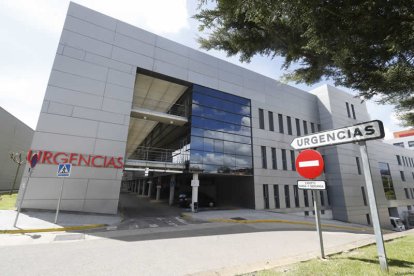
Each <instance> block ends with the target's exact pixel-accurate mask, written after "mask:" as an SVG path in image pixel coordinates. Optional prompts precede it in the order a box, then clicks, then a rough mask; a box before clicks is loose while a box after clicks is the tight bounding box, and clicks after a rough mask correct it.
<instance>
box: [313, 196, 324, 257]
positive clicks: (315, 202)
mask: <svg viewBox="0 0 414 276" xmlns="http://www.w3.org/2000/svg"><path fill="white" fill-rule="evenodd" d="M312 194H313V206H314V208H315V222H316V231H317V232H318V236H319V245H320V248H321V258H322V259H325V251H324V248H323V238H322V228H321V218H320V213H319V197H318V191H317V190H312Z"/></svg>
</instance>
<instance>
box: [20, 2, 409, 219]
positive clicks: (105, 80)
mask: <svg viewBox="0 0 414 276" xmlns="http://www.w3.org/2000/svg"><path fill="white" fill-rule="evenodd" d="M137 68H141V69H145V70H148V71H151V72H155V73H158V74H163V75H165V76H168V77H171V78H175V79H179V80H182V81H185V82H187V83H193V84H198V85H202V86H206V87H209V88H213V89H217V90H220V91H222V92H227V93H230V94H233V95H237V96H241V97H245V98H248V99H251V107H252V108H251V110H252V141H253V161H254V162H253V164H254V165H253V170H254V177H253V179H254V184H253V185H252V186H249V184H248V183H247V182H246V184H243V186H244V188H243V189H244V191H250V192H249V194H246V195H243V197H245V198H246V199H245V200H246V201H248V202H249V203H248V205H249V206H251V207H252V208H255V209H264V208H266V207H267V206H266V205H267V204H266V201H267V202H268V208H269V209H271V210H275V211H279V212H292V213H303V212H307V213H309V212H311V211H312V197H311V194H310V193H308V194H307V196H308V202H309V204H308V205H309V206H306V204H305V201H306V200H305V193H304V192H303V191H299V192H298V204H296V203H297V202H296V201H295V192H296V191H295V186H296V181H297V180H298V178H299V177H298V174H297V172H296V171H295V170H294V168H293V166H292V162H291V161H292V160H294V159H295V157H296V156H297V154H298V152H293V151H292V150H293V149H292V148H291V147H290V143H291V141H292V139H293V138H295V137H297V136H301V135H304V134H305V128H306V129H307V133H311V132H317V131H318V128H319V127H320V129H321V130H327V129H332V128H339V127H343V126H348V125H353V124H356V123H359V122H363V121H368V120H370V117H369V114H368V112H367V109H366V106H365V104H363V103H361V102H360V101H359V100H358V99H355V98H353V96H352V95H350V94H348V93H345V92H343V91H340V90H338V89H336V88H334V87H330V86H323V87H320V88H318V89H315V90H314V91H312V92H311V93H308V92H305V91H302V90H299V89H296V88H293V87H291V86H288V85H285V84H281V83H279V82H277V81H275V80H273V79H270V78H267V77H265V76H262V75H260V74H257V73H254V72H252V71H249V70H247V69H243V68H241V67H238V66H236V65H233V64H231V63H229V62H226V61H223V60H220V59H217V58H214V57H211V56H209V55H207V54H204V53H201V52H199V51H196V50H194V49H191V48H188V47H185V46H183V45H180V44H178V43H175V42H172V41H170V40H167V39H165V38H162V37H159V36H156V35H154V34H152V33H149V32H147V31H144V30H142V29H139V28H136V27H133V26H130V25H128V24H126V23H123V22H121V21H118V20H116V19H113V18H110V17H108V16H105V15H102V14H100V13H97V12H95V11H92V10H89V9H87V8H84V7H82V6H79V5H77V4H74V3H71V4H70V7H69V11H68V15H67V18H66V21H65V25H64V29H63V31H62V36H61V39H60V42H59V46H58V49H57V53H56V58H55V62H54V64H53V68H52V73H51V76H50V80H49V84H48V87H47V91H46V95H45V100H44V102H43V107H42V113H41V115H40V118H39V123H38V127H37V129H36V132H35V135H34V138H33V142H32V145H31V148H32V149H34V150H48V151H53V152H69V153H81V154H91V155H102V156H116V157H122V158H123V159H125V151H126V143H127V137H128V127H129V125H130V113H131V109H132V105H133V96H134V95H133V94H134V83H135V80H136V74H137V73H136V72H137ZM346 104H347V105H348V109H349V113H348V112H347V108H346ZM259 109H261V110H263V115H264V118H263V119H264V120H263V121H264V127H263V128H261V127H260V123H259V120H260V119H259ZM352 110H353V111H352ZM353 113H354V114H355V118H354V115H353ZM272 114H273V128H272V127H271V126H270V125H271V123H270V122H271V119H270V116H272ZM279 118H280V119H279ZM373 119H374V118H373ZM289 121H290V126H289ZM297 123H298V126H299V129H298V128H297ZM282 125H283V131H282V129H281V128H282ZM305 126H306V127H305ZM298 130H299V131H298ZM262 147H265V151H266V168H263V164H262V160H263V159H262ZM272 148H274V150H272ZM272 152H274V153H276V155H275V157H276V159H275V161H276V167H275V168H273V157H274V154H273V153H272ZM283 152H285V158H283ZM292 152H293V154H294V156H293V158H292ZM322 153H323V155H324V158H325V162H326V164H327V165H326V173H325V175H323V176H322V177H321V179H324V178H326V180H327V181H328V187H329V188H328V191H324V192H323V193H322V194H323V198H324V206H323V210H324V211H326V212H327V214H328V216H333V217H334V218H336V219H339V220H343V221H350V222H357V223H364V224H366V223H367V217H366V214H368V213H369V210H368V206H366V205H365V204H364V201H363V198H362V192H361V187H363V186H364V179H363V175H360V174H359V173H358V171H357V166H356V159H355V158H356V157H360V155H359V147H358V146H357V145H353V144H348V145H342V146H337V147H327V148H325V149H323V150H322ZM369 153H370V160H371V171H372V174H373V178H374V182H375V187H376V193H377V197H378V203H379V209H380V216H381V219H382V222H383V223H384V224H385V225H388V208H391V207H398V208H406V206H408V205H413V204H414V196H413V197H410V198H409V199H407V198H405V191H404V188H414V185H413V183H414V179H413V175H412V171H414V164H413V166H412V167H411V166H405V167H401V166H399V165H398V164H397V160H396V155H400V156H406V157H410V158H413V157H414V154H413V153H412V152H408V151H407V150H404V149H400V148H397V147H394V146H390V145H386V144H384V143H382V142H369ZM378 162H386V163H389V165H390V168H391V172H392V177H393V180H394V187H395V192H396V197H397V199H396V200H391V201H390V200H387V199H386V198H385V195H384V191H383V188H382V182H381V177H380V174H379V169H378ZM284 163H285V164H286V168H284V166H283V164H284ZM56 170H57V166H56V165H54V164H53V165H51V164H40V165H39V167H38V168H37V169H36V170H35V171H34V173H33V177H32V179H31V181H30V183H29V187H28V191H27V197H26V200H25V201H24V207H27V208H41V209H54V208H55V207H56V203H57V198H58V195H59V191H60V186H61V185H62V184H63V183H64V185H65V186H64V187H65V188H64V194H63V201H62V209H63V210H72V211H85V212H98V213H116V212H117V206H118V200H119V192H120V185H121V179H122V174H123V170H122V169H119V168H92V167H82V166H74V167H73V172H72V175H71V177H70V178H66V179H62V178H57V177H56ZM401 170H403V171H404V172H405V175H406V181H399V180H400V176H399V174H400V173H399V172H398V171H401ZM23 181H24V180H23ZM264 185H268V186H266V187H267V194H268V200H266V201H265V199H264V189H265V188H264V187H265V186H264ZM276 185H278V186H276ZM233 186H234V185H232V186H229V187H233ZM275 188H278V191H279V197H278V199H279V207H278V208H277V207H276V205H277V204H276V201H277V199H276V198H275V190H274V189H275ZM222 190H223V191H227V190H229V188H228V187H227V188H223V189H222ZM285 191H286V192H287V191H288V193H289V196H286V193H285ZM328 199H329V202H328ZM287 201H289V202H287Z"/></svg>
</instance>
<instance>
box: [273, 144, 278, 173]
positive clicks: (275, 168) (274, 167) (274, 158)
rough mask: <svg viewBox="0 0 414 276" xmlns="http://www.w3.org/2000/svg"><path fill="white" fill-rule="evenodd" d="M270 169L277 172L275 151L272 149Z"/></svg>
mask: <svg viewBox="0 0 414 276" xmlns="http://www.w3.org/2000/svg"><path fill="white" fill-rule="evenodd" d="M272 169H274V170H277V159H276V149H275V148H272Z"/></svg>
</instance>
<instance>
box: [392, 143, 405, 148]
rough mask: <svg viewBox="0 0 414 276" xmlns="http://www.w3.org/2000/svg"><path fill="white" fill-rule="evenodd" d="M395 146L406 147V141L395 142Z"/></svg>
mask: <svg viewBox="0 0 414 276" xmlns="http://www.w3.org/2000/svg"><path fill="white" fill-rule="evenodd" d="M393 145H394V146H397V147H402V148H403V147H404V143H403V142H401V143H394V144H393Z"/></svg>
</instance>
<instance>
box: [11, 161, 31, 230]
mask: <svg viewBox="0 0 414 276" xmlns="http://www.w3.org/2000/svg"><path fill="white" fill-rule="evenodd" d="M32 171H33V169H31V168H29V176H28V177H27V180H26V183H25V184H24V189H23V194H22V198H21V199H20V202H19V206H18V207H17V214H16V218H15V219H14V224H13V227H16V224H17V219H18V218H19V215H20V210H21V209H22V204H23V200H24V196H25V195H26V191H27V186H28V185H29V179H30V176H32Z"/></svg>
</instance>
